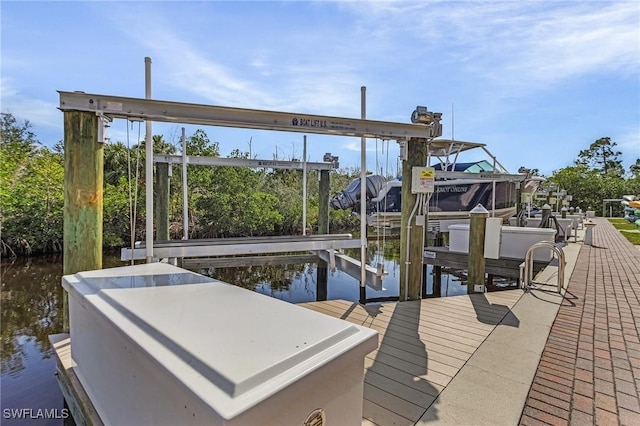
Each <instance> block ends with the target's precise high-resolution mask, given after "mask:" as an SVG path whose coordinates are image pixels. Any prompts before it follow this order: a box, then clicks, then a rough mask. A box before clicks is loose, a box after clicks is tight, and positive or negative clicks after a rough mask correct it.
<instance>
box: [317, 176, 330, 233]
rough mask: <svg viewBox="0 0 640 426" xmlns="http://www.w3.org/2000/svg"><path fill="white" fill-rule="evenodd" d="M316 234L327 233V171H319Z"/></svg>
mask: <svg viewBox="0 0 640 426" xmlns="http://www.w3.org/2000/svg"><path fill="white" fill-rule="evenodd" d="M318 185H319V188H318V193H319V201H318V203H319V205H318V234H322V235H324V234H328V233H329V170H320V182H319V184H318Z"/></svg>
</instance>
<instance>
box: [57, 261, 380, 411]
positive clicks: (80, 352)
mask: <svg viewBox="0 0 640 426" xmlns="http://www.w3.org/2000/svg"><path fill="white" fill-rule="evenodd" d="M63 286H64V288H65V290H67V291H68V292H69V294H70V308H71V324H70V327H71V348H72V349H71V350H72V357H73V358H74V361H75V362H76V363H77V365H78V372H79V374H78V375H79V377H80V380H81V382H82V383H83V386H84V387H85V388H87V387H88V388H89V389H86V390H87V393H88V394H89V396H90V397H92V399H96V401H93V402H94V405H96V409H97V410H98V412H99V413H100V415H101V416H105V417H108V419H103V420H107V421H108V422H113V423H121V422H123V421H125V422H126V423H130V424H133V423H135V424H141V423H157V422H159V423H164V424H169V423H172V422H180V423H181V424H186V423H185V422H189V420H191V422H190V423H196V424H198V423H200V424H202V423H203V422H205V423H208V424H235V423H233V422H230V420H231V419H234V418H240V419H243V420H238V424H240V423H245V422H251V421H252V420H251V417H250V416H246V415H244V413H247V412H249V411H250V410H252V409H253V407H255V406H257V405H260V404H261V403H262V402H263V401H265V400H267V399H268V398H270V397H272V396H274V395H276V394H278V393H283V392H289V393H290V394H289V395H288V396H287V398H286V399H287V400H289V401H294V400H296V398H299V397H300V393H301V389H302V390H304V389H305V388H307V390H308V391H309V392H311V389H312V388H313V386H314V385H313V383H309V384H306V385H305V386H303V387H300V386H292V385H293V384H295V383H297V382H299V381H301V380H303V379H304V378H305V377H306V376H309V375H311V374H312V373H313V372H314V371H317V370H320V369H322V372H323V374H326V373H327V371H330V370H331V369H328V370H327V368H324V367H326V366H330V365H331V364H332V363H334V364H335V365H336V366H338V365H339V366H340V369H344V367H345V365H346V364H345V362H337V361H340V358H344V359H345V360H346V359H347V358H348V361H349V363H351V364H353V362H354V361H355V365H359V367H357V368H358V369H359V371H357V372H354V373H357V374H356V376H358V377H360V378H361V377H362V374H363V364H362V361H363V359H364V356H366V354H367V353H369V352H371V351H372V350H374V349H375V348H376V347H377V343H378V341H377V333H376V332H375V331H373V330H370V329H367V328H364V327H360V326H356V325H353V324H350V323H348V322H346V321H342V320H338V319H335V318H332V317H329V316H326V315H323V314H319V313H317V312H313V311H311V310H309V309H305V308H302V307H299V306H295V305H292V304H289V303H286V302H282V301H280V300H276V299H273V298H270V297H267V296H264V295H261V294H258V293H255V292H252V291H248V290H244V289H242V288H239V287H235V286H232V285H229V284H225V283H222V282H220V281H216V280H213V279H211V278H207V277H204V276H201V275H198V274H195V273H192V272H188V271H185V270H183V269H180V268H177V267H173V266H170V265H166V264H158V263H155V264H146V265H137V266H129V267H123V268H113V269H105V270H99V271H91V272H82V273H78V274H75V275H68V276H65V277H63ZM118 358H119V359H118ZM134 364H135V365H136V366H135V368H134V367H133V366H132V365H134ZM336 368H338V367H336ZM109 370H113V371H109ZM341 371H342V370H341ZM343 375H344V374H343ZM132 376H133V377H132ZM337 380H340V378H339V377H338V378H337ZM172 387H173V388H174V389H169V388H172ZM353 387H354V385H353V384H350V385H347V389H351V388H353ZM355 387H356V388H357V387H358V386H357V385H356V386H355ZM288 388H291V389H290V390H288ZM359 388H360V394H359V400H358V402H357V404H358V405H359V407H360V410H361V405H362V390H361V389H362V383H361V382H360V384H359ZM302 392H303V391H302ZM132 399H133V400H135V401H133V400H132ZM276 399H278V398H276ZM279 400H280V401H281V402H282V401H283V400H282V398H279ZM300 404H301V405H304V404H302V403H300ZM309 404H311V405H313V401H311V402H309ZM127 405H129V406H130V407H131V410H132V413H129V414H128V415H126V416H124V415H123V410H126V406H127ZM311 405H309V406H311ZM198 407H199V408H198ZM314 407H315V406H314ZM315 408H322V407H315ZM288 409H293V408H292V407H274V408H268V407H266V408H265V407H264V404H262V405H261V411H260V416H261V418H262V421H267V422H269V421H270V420H269V419H268V418H264V417H263V416H264V415H265V413H272V414H270V415H276V414H275V413H282V412H283V411H285V412H286V410H288ZM302 409H306V408H302ZM145 410H147V411H151V413H149V412H146V413H145ZM340 410H342V408H341V409H340ZM181 414H184V415H185V417H184V418H183V417H180V415H181ZM278 415H280V414H278ZM327 415H328V414H327ZM207 416H210V417H207ZM238 416H240V417H238ZM360 417H361V411H360V412H359V414H358V421H360ZM282 418H286V417H282ZM295 418H296V419H299V417H295ZM278 419H280V417H278ZM304 420H305V419H304V418H302V419H299V422H298V423H300V424H301V423H302V422H304ZM262 421H261V422H262ZM140 422H141V423H140Z"/></svg>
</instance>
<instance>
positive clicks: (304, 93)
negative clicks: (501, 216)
mask: <svg viewBox="0 0 640 426" xmlns="http://www.w3.org/2000/svg"><path fill="white" fill-rule="evenodd" d="M0 8H1V9H0V11H1V27H2V29H1V37H2V39H1V43H2V55H1V61H2V65H1V98H0V101H1V110H2V112H11V113H12V114H14V116H16V117H17V118H18V119H28V120H29V121H30V122H31V123H32V124H33V130H34V132H35V133H36V135H37V136H38V138H39V140H40V141H41V142H43V143H44V144H45V145H48V146H52V145H53V144H55V143H56V142H57V141H58V140H60V139H62V134H63V128H62V113H61V112H60V111H59V110H58V109H57V106H58V102H59V97H58V94H57V93H56V90H65V91H75V90H82V91H85V92H88V93H98V94H108V95H116V96H131V97H144V57H145V56H149V57H151V58H152V60H153V71H152V75H153V77H152V80H153V83H152V84H153V97H154V98H156V99H163V100H171V101H179V102H194V103H202V104H211V105H221V106H232V107H240V108H255V109H268V110H277V111H290V112H298V113H307V114H318V115H331V116H341V117H360V87H361V86H366V87H367V118H370V119H375V120H386V121H397V122H404V123H409V122H410V116H411V112H412V111H413V110H414V109H415V106H416V105H426V106H428V107H429V109H431V110H435V111H440V112H442V113H443V124H444V131H443V136H445V137H451V136H452V135H453V136H454V137H455V139H458V140H467V141H473V142H482V143H485V144H487V148H488V149H489V150H490V151H491V152H492V153H493V154H495V155H496V157H497V158H498V160H499V161H500V162H501V163H502V164H503V165H504V166H506V168H507V169H508V170H509V171H511V172H515V171H517V169H518V167H520V166H526V167H530V168H538V169H540V171H541V172H542V173H543V174H546V175H549V174H551V173H552V172H553V170H557V169H559V168H562V167H566V166H568V165H571V164H572V163H573V161H574V160H575V158H576V157H577V155H578V153H579V151H580V150H581V149H585V148H588V146H589V145H590V144H591V143H592V142H593V141H595V140H596V139H598V138H600V137H604V136H609V137H611V138H612V140H613V141H615V142H617V144H618V149H619V150H620V151H622V152H623V156H622V159H623V164H624V166H625V168H628V167H629V165H631V164H632V163H633V162H635V159H636V158H640V2H637V1H628V2H627V1H623V2H615V1H569V2H557V1H534V2H527V1H513V2H495V1H488V2H480V1H473V2H463V1H419V2H408V1H392V2H378V1H376V2H365V1H358V2H324V1H322V2H303V1H295V2H294V1H290V2H242V1H240V2H217V1H216V2H214V1H201V2H195V1H193V2H165V1H163V2H152V1H141V2H117V1H103V2H30V1H26V2H24V1H21V2H13V1H5V0H3V1H2V2H1V3H0ZM452 110H453V111H454V113H455V114H454V115H455V120H452ZM452 121H454V124H453V126H452ZM185 127H186V128H187V135H190V134H192V133H193V132H194V131H195V129H196V128H197V127H195V126H185ZM126 128H127V124H126V122H125V121H123V120H118V121H116V122H114V124H113V126H112V129H111V137H112V139H115V140H120V141H122V142H125V143H126V142H127V139H126V138H127V136H126ZM203 129H204V130H205V131H206V133H207V134H208V135H209V137H210V139H211V140H212V141H217V142H219V143H220V147H221V151H222V155H223V156H226V155H228V154H229V153H230V152H231V151H232V150H233V149H236V148H237V149H240V150H241V151H248V150H249V141H250V140H251V141H252V154H253V155H254V156H257V157H258V158H267V159H271V158H273V156H274V154H275V153H276V152H277V153H278V157H279V158H286V159H288V158H290V157H297V158H300V157H301V156H302V135H301V134H298V133H282V132H267V131H256V130H249V129H246V130H239V129H235V130H234V129H225V128H217V127H203ZM137 132H138V130H137V125H136V126H134V128H133V129H131V128H130V143H131V144H133V143H135V139H136V138H137ZM153 133H154V134H163V135H164V137H165V139H167V140H169V141H172V142H174V143H178V141H179V135H180V128H179V126H176V125H167V124H160V123H156V124H154V127H153ZM142 135H143V137H144V126H143V128H142ZM376 145H378V150H377V151H376ZM384 145H385V147H386V143H385V144H384ZM382 146H383V143H382V142H381V141H379V142H377V141H376V140H375V139H370V140H368V142H367V158H368V168H369V170H372V169H373V168H374V167H376V166H375V158H376V152H377V155H378V169H379V168H380V167H382V168H384V169H385V170H389V171H390V172H394V171H395V168H396V157H397V154H398V147H397V144H396V143H395V142H391V143H390V144H389V161H388V162H387V160H386V158H387V153H386V152H385V151H383V150H382ZM359 150H360V140H359V139H358V138H343V137H321V136H317V135H309V136H308V152H309V153H308V159H309V160H310V161H321V160H322V155H323V154H324V153H325V152H331V153H332V154H334V155H338V156H339V157H340V163H341V166H342V167H359V164H360V160H359V158H360V153H359ZM472 157H473V156H470V157H469V158H468V159H469V160H472V159H476V158H472ZM477 159H480V157H479V158H477ZM383 171H384V170H383Z"/></svg>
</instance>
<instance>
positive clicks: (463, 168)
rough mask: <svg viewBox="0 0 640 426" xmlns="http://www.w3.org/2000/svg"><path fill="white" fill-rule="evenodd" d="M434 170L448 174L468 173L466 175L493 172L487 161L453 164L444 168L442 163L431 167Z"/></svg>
mask: <svg viewBox="0 0 640 426" xmlns="http://www.w3.org/2000/svg"><path fill="white" fill-rule="evenodd" d="M433 168H434V169H436V170H443V171H449V172H468V173H482V172H488V173H492V172H493V171H494V169H493V166H492V165H491V164H489V162H488V161H486V160H482V161H476V162H471V163H455V164H450V165H449V166H446V165H444V164H442V163H438V164H435V165H434V166H433Z"/></svg>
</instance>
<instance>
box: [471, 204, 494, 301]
mask: <svg viewBox="0 0 640 426" xmlns="http://www.w3.org/2000/svg"><path fill="white" fill-rule="evenodd" d="M470 216H471V220H470V224H469V266H468V273H469V275H468V277H467V294H473V293H482V292H483V291H482V292H481V291H476V289H475V286H476V285H481V286H483V288H484V285H485V277H484V274H485V268H484V234H485V227H486V224H487V218H488V217H489V212H488V211H487V209H485V208H484V207H483V206H482V205H481V204H478V205H477V206H476V207H475V208H474V209H473V210H471V212H470Z"/></svg>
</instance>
